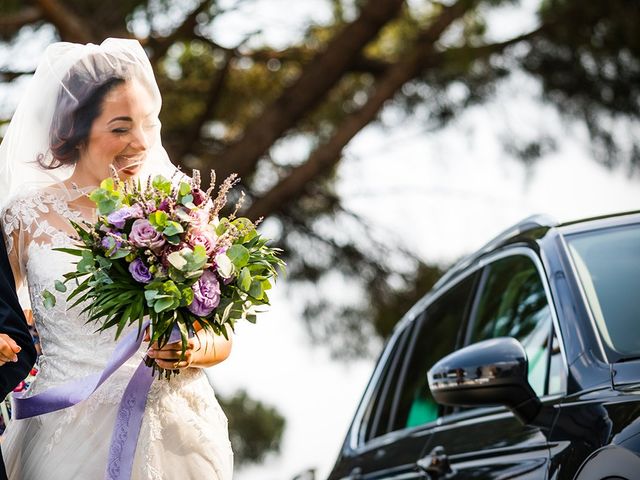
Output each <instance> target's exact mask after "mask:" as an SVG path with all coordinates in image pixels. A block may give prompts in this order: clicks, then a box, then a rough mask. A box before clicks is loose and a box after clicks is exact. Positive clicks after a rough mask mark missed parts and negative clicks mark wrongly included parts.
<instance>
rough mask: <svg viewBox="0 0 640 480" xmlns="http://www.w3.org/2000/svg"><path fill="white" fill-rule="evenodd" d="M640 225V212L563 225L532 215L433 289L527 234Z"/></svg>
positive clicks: (451, 271) (452, 270)
mask: <svg viewBox="0 0 640 480" xmlns="http://www.w3.org/2000/svg"><path fill="white" fill-rule="evenodd" d="M637 222H640V210H634V211H630V212H620V213H611V214H607V215H600V216H597V217H588V218H582V219H579V220H571V221H568V222H563V223H560V222H558V221H557V220H555V219H554V218H553V217H551V216H549V215H545V214H538V215H532V216H530V217H527V218H525V219H523V220H521V221H519V222H518V223H516V224H515V225H513V226H511V227H509V228H507V229H506V230H505V231H503V232H501V233H500V234H498V235H496V236H495V237H494V238H492V239H491V240H490V241H489V242H488V243H486V244H485V245H484V246H483V247H481V248H480V249H478V250H477V251H475V252H474V253H472V254H471V255H467V256H466V257H463V258H462V259H461V260H460V261H458V262H457V263H456V264H455V265H454V266H453V267H451V268H450V269H449V270H447V272H446V273H445V274H444V275H443V276H442V277H441V278H440V279H439V280H438V281H437V282H436V284H435V285H434V286H433V290H437V289H439V288H440V287H442V286H443V285H445V284H446V283H447V282H449V280H451V279H452V278H454V277H455V276H457V275H458V274H459V273H460V272H462V271H463V270H465V269H466V268H467V267H468V266H469V265H471V264H472V263H474V262H475V261H476V260H477V259H479V258H481V257H482V256H484V255H486V254H487V253H490V252H492V251H494V250H496V249H497V248H499V247H501V246H504V245H508V244H509V243H513V242H515V241H518V240H519V239H521V238H522V237H523V236H525V235H527V234H529V236H533V237H537V238H541V237H543V236H544V235H545V234H546V233H547V232H548V231H549V230H550V229H552V228H557V229H558V230H559V231H560V233H561V234H569V233H577V232H583V231H589V230H595V229H599V228H605V227H611V226H618V225H626V224H630V223H637Z"/></svg>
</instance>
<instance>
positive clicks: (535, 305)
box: [470, 255, 563, 396]
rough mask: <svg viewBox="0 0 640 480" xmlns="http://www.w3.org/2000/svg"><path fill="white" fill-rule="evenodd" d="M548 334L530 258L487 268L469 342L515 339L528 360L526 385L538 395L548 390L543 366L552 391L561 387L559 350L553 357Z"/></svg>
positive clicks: (539, 284) (548, 320)
mask: <svg viewBox="0 0 640 480" xmlns="http://www.w3.org/2000/svg"><path fill="white" fill-rule="evenodd" d="M552 332H553V331H552V322H551V309H550V307H549V303H548V301H547V296H546V293H545V290H544V285H543V283H542V280H541V278H540V275H539V273H538V269H537V268H536V266H535V264H534V263H533V261H532V260H531V258H529V257H528V256H526V255H513V256H510V257H505V258H501V259H499V260H496V261H495V262H493V263H491V264H490V265H488V266H487V267H486V271H485V272H484V278H483V281H482V287H481V291H480V292H479V300H478V306H477V311H476V314H475V322H474V326H473V328H472V334H471V338H470V343H475V342H479V341H481V340H486V339H489V338H495V337H513V338H516V339H517V340H519V341H520V343H522V345H523V347H524V348H525V350H526V352H527V357H528V359H529V383H530V384H531V387H532V388H533V390H534V391H535V392H536V394H537V395H539V396H540V395H544V394H546V393H548V391H549V387H547V381H546V380H547V366H550V367H553V368H550V369H549V375H550V377H552V378H553V379H554V380H553V389H554V390H555V389H560V388H562V386H563V382H562V378H559V377H558V375H560V376H561V375H562V368H561V363H560V364H558V360H559V359H560V355H559V348H557V347H556V350H557V351H556V353H555V354H553V352H554V350H553V349H550V348H549V345H550V343H551V342H553V339H554V338H555V335H553V333H552ZM556 346H557V340H556ZM550 354H551V363H549V355H550ZM560 360H561V359H560ZM551 370H553V375H552V372H551ZM545 387H546V388H545ZM553 393H555V392H553Z"/></svg>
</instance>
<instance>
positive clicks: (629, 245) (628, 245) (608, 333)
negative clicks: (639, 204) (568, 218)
mask: <svg viewBox="0 0 640 480" xmlns="http://www.w3.org/2000/svg"><path fill="white" fill-rule="evenodd" d="M567 242H568V243H569V250H570V252H571V255H572V257H573V260H574V264H575V266H576V270H577V271H578V276H579V278H580V281H581V283H582V286H583V287H584V291H585V293H586V295H587V298H588V301H589V305H590V306H591V311H592V312H593V315H594V317H595V319H596V323H597V324H598V329H599V330H600V334H601V336H602V338H603V340H604V341H605V343H606V344H607V345H609V347H610V348H612V349H613V350H615V351H617V352H618V353H621V354H623V355H630V356H637V355H640V329H638V328H636V325H637V323H638V319H640V225H631V226H625V227H617V228H607V229H603V230H597V231H592V232H586V233H581V234H578V235H569V236H567Z"/></svg>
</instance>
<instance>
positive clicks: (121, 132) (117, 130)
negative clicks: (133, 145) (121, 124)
mask: <svg viewBox="0 0 640 480" xmlns="http://www.w3.org/2000/svg"><path fill="white" fill-rule="evenodd" d="M111 131H112V132H113V133H117V134H123V133H127V132H128V131H129V129H128V128H114V129H113V130H111Z"/></svg>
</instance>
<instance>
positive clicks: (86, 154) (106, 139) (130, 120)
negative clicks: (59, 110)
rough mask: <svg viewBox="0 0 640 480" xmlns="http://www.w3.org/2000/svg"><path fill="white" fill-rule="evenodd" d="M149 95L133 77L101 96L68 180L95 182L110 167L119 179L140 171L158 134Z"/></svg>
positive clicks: (106, 172)
mask: <svg viewBox="0 0 640 480" xmlns="http://www.w3.org/2000/svg"><path fill="white" fill-rule="evenodd" d="M152 105H153V102H152V97H151V95H150V93H149V92H148V90H147V89H146V88H145V87H144V86H143V85H142V84H141V83H140V82H138V81H136V80H128V81H123V82H122V83H120V84H118V85H116V86H114V87H113V88H112V89H111V90H110V91H109V92H108V93H107V94H106V95H105V97H104V100H103V102H102V104H101V109H100V113H99V115H98V116H97V117H96V118H95V120H94V121H93V124H92V125H91V129H90V131H89V135H88V138H87V140H86V142H85V143H84V144H83V146H82V147H81V149H80V156H79V158H78V162H77V164H76V168H75V171H74V173H73V175H72V177H71V178H70V179H69V180H70V181H73V182H75V183H76V184H78V185H98V184H99V182H100V181H101V180H102V179H104V178H106V177H108V176H109V174H110V166H113V167H115V169H116V171H117V172H118V174H119V175H120V177H121V178H128V177H132V176H135V175H136V174H137V173H139V171H140V170H141V168H142V166H143V165H144V162H145V160H146V157H147V153H148V151H149V149H150V148H151V147H152V146H153V144H154V142H155V141H156V138H157V137H158V136H159V126H160V122H159V121H158V118H157V113H156V112H154V111H150V110H149V109H150V108H151V107H152Z"/></svg>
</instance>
